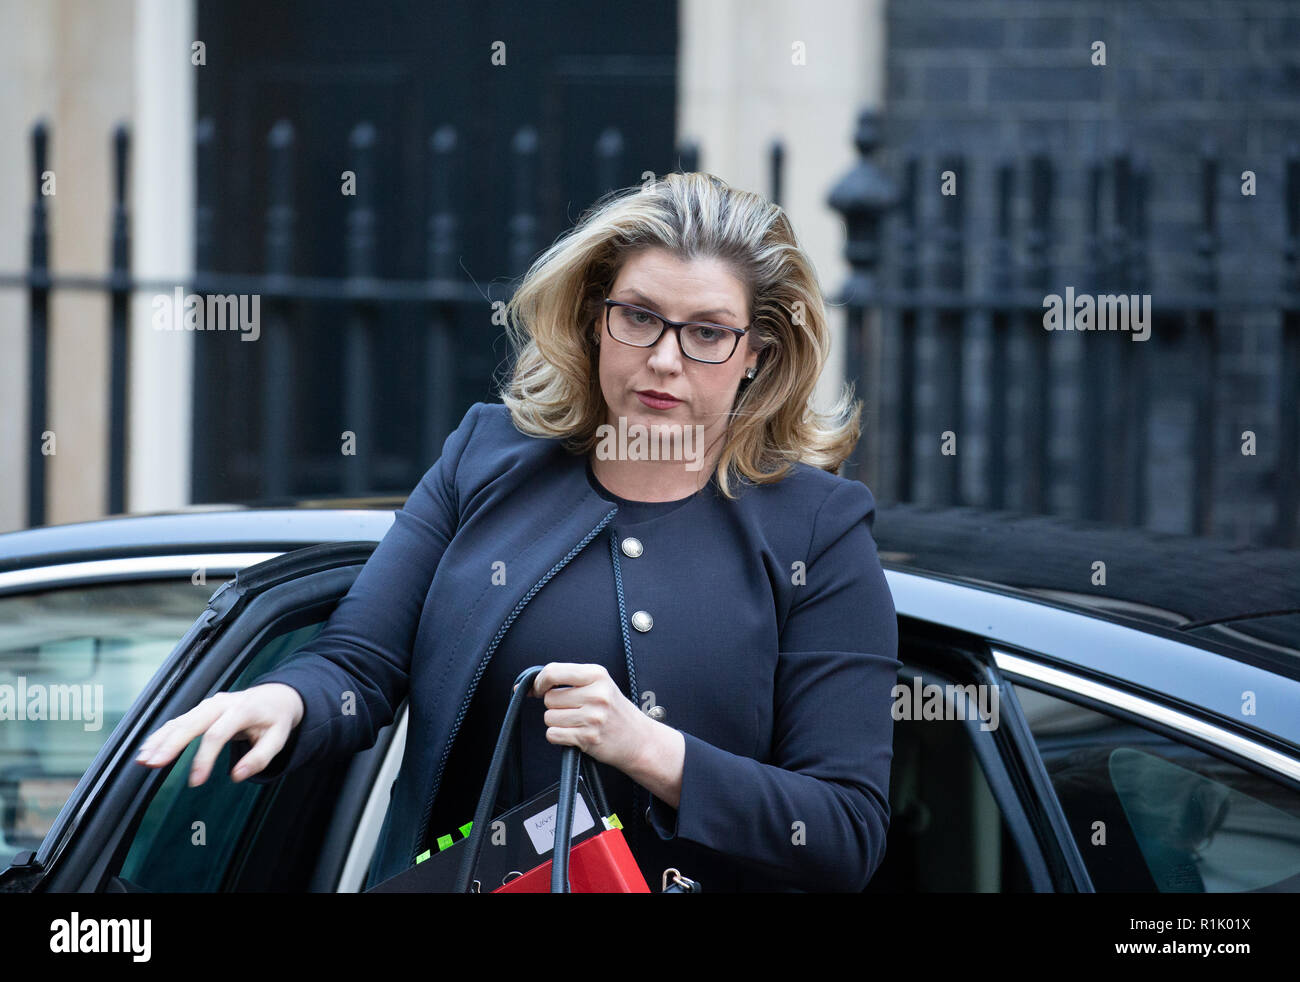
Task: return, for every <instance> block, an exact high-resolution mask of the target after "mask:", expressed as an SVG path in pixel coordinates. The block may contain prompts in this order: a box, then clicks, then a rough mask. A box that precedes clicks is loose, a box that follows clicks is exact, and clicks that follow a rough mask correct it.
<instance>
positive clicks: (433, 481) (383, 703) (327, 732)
mask: <svg viewBox="0 0 1300 982" xmlns="http://www.w3.org/2000/svg"><path fill="white" fill-rule="evenodd" d="M482 407H483V404H482V403H475V404H474V405H473V406H471V407H470V409H469V411H468V412H467V413H466V414H465V417H464V418H463V419H462V420H461V423H460V425H459V426H458V427H457V428H456V429H455V430H454V431H453V432H452V433H451V434H450V435H449V436H448V437H447V439H446V441H445V442H444V443H443V448H442V456H441V457H439V458H438V460H437V462H436V463H435V464H434V465H433V466H432V467H431V468H429V470H428V471H427V472H426V473H425V475H424V477H423V478H421V480H420V483H419V484H418V485H417V486H416V487H415V489H414V490H413V491H412V492H411V494H410V495H409V497H408V498H407V500H406V503H405V505H404V506H403V507H402V508H401V509H399V510H398V511H397V512H396V514H395V516H394V519H393V524H392V525H391V526H390V527H389V529H388V531H387V533H385V535H384V538H383V539H382V540H381V541H380V543H379V545H378V546H376V547H375V551H374V552H373V553H371V554H370V558H369V559H367V560H366V563H365V565H364V566H362V568H361V572H360V573H358V574H357V578H356V580H354V581H353V583H352V586H351V588H350V589H349V590H348V592H347V594H345V595H344V597H343V599H342V600H340V601H339V604H338V606H337V607H336V608H335V609H334V612H333V613H332V614H331V615H330V618H329V620H328V621H326V622H325V627H324V628H323V629H322V630H321V632H320V634H318V635H317V636H316V637H315V638H313V639H312V640H311V641H310V642H309V643H307V644H306V645H304V646H303V647H302V648H301V649H299V650H298V651H297V652H295V653H294V654H293V655H292V656H291V657H290V658H289V660H288V661H286V662H285V663H284V664H283V665H281V666H280V667H279V668H277V669H274V670H272V671H270V672H267V673H265V674H263V675H260V676H258V677H257V678H256V679H254V680H253V681H252V682H250V683H249V687H250V688H251V687H252V686H254V685H262V684H264V683H268V682H281V683H283V684H285V685H288V686H291V687H292V688H294V689H296V690H297V692H298V694H299V695H300V696H302V701H303V706H304V712H303V716H302V719H301V720H300V721H299V723H298V725H297V726H296V727H295V728H294V729H293V732H292V733H291V734H290V736H289V740H288V741H287V742H286V743H285V746H284V747H283V748H282V749H281V750H280V752H279V753H278V754H276V756H275V758H274V759H273V760H272V761H271V762H270V763H269V764H268V765H267V766H266V768H264V769H263V770H261V771H259V772H258V773H257V774H254V775H253V776H252V777H250V778H248V779H247V780H250V781H254V782H257V783H262V784H265V783H268V782H270V781H274V780H276V779H277V778H278V777H280V776H281V775H282V774H283V773H284V772H285V771H288V770H293V769H295V768H298V767H302V766H304V765H306V764H311V763H315V762H319V761H323V760H332V759H336V758H339V757H343V756H346V755H348V754H352V753H356V752H357V751H359V750H364V749H365V748H366V747H370V746H373V745H374V742H375V738H376V737H377V736H378V734H379V731H380V730H381V729H382V728H383V727H385V726H386V725H388V724H389V723H390V722H392V719H393V715H394V713H395V711H396V708H397V706H398V705H400V703H401V701H402V699H403V698H404V697H405V695H406V693H407V691H408V689H409V687H410V665H411V652H412V648H413V647H414V643H415V635H416V630H417V628H418V627H419V623H420V615H421V613H422V611H423V609H424V601H425V597H426V595H427V594H428V592H429V587H430V585H431V584H432V582H433V574H434V572H435V571H436V570H437V568H438V562H439V561H440V560H441V559H442V554H443V552H444V550H445V549H446V548H447V544H448V543H449V542H450V541H451V538H452V536H453V535H455V534H456V528H457V525H458V522H459V513H460V509H459V502H458V501H457V493H456V484H455V478H456V468H457V465H458V464H459V462H460V458H461V455H462V453H463V452H464V451H465V447H466V445H467V444H468V443H469V441H470V439H471V437H472V435H473V431H474V427H475V424H476V422H477V419H478V414H479V412H480V410H481V408H482ZM345 693H352V694H353V697H352V699H351V700H349V701H350V703H351V706H350V707H349V708H351V709H354V712H348V713H344V712H343V706H344V696H345ZM251 746H252V744H251V743H250V742H249V741H248V740H246V739H243V738H239V739H235V740H232V741H231V753H232V762H233V761H234V760H235V759H238V758H239V757H242V756H243V755H244V754H245V753H247V752H248V750H249V749H251Z"/></svg>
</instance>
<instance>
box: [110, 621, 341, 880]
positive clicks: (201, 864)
mask: <svg viewBox="0 0 1300 982" xmlns="http://www.w3.org/2000/svg"><path fill="white" fill-rule="evenodd" d="M323 627H324V622H323V621H320V622H315V623H311V624H307V625H305V626H303V627H299V628H297V629H296V630H292V631H288V632H285V633H282V634H279V635H277V636H276V637H274V638H272V639H271V640H269V641H268V642H266V643H265V644H264V645H263V646H262V647H261V648H260V649H259V650H258V652H257V653H256V654H255V656H254V657H253V659H252V660H251V662H250V663H249V664H248V666H247V667H246V668H245V669H244V671H243V672H242V673H240V676H239V678H238V680H237V681H236V682H235V684H233V685H232V686H230V690H231V691H239V690H240V689H243V688H245V687H247V685H248V683H249V682H251V681H252V680H254V679H256V678H257V677H258V676H260V675H263V674H265V673H266V672H269V671H271V670H272V669H274V668H276V667H278V666H279V665H281V664H283V663H284V662H285V661H287V660H288V659H289V658H291V657H292V655H293V654H294V653H295V652H296V651H298V649H300V648H301V647H302V646H303V645H305V644H306V643H307V642H308V641H310V640H311V639H312V638H314V637H316V635H317V634H319V633H320V632H321V630H322V629H323ZM200 742H201V739H200V738H196V739H194V740H191V741H190V744H189V746H187V747H186V748H185V750H184V751H183V752H182V753H181V754H180V756H179V757H178V758H177V760H176V762H175V763H174V764H172V767H171V770H170V772H169V773H168V774H167V777H166V778H165V779H164V781H163V783H162V785H161V787H160V788H159V790H158V791H157V793H156V794H155V795H154V797H153V800H152V801H150V803H149V807H148V809H147V810H146V811H145V814H144V816H143V818H142V820H141V822H140V825H139V827H138V828H137V829H136V832H135V835H134V837H133V838H132V840H131V845H130V848H129V850H128V852H127V854H126V857H125V860H124V861H123V863H122V867H121V870H120V872H119V875H120V876H121V877H122V878H123V879H124V880H126V881H128V882H129V883H130V884H132V885H133V886H134V887H137V888H140V889H143V890H148V891H152V892H180V893H210V892H216V891H219V890H223V889H227V888H229V887H230V885H231V884H230V880H231V878H232V876H233V875H235V874H236V873H237V867H238V866H239V864H240V862H241V861H242V858H243V853H244V850H245V849H246V848H248V846H249V845H250V843H249V837H250V835H251V834H252V833H253V832H254V831H255V830H256V827H257V826H258V824H259V823H260V822H261V821H262V820H263V819H264V818H265V816H266V814H267V812H268V810H269V809H270V808H271V804H272V800H273V799H274V798H275V797H276V795H277V794H278V793H279V792H280V790H281V789H282V787H283V784H284V782H276V783H274V784H258V783H256V782H252V781H240V782H238V783H236V782H234V781H232V780H231V779H230V771H231V768H232V767H233V766H234V764H233V763H232V762H231V759H230V744H229V743H227V744H226V745H225V746H224V747H223V748H222V749H221V752H220V753H219V754H218V755H217V758H216V761H215V763H214V764H213V767H212V772H211V774H210V775H209V776H208V779H207V780H206V781H205V782H204V783H203V784H201V785H199V786H198V787H193V788H192V787H190V786H189V774H190V768H191V766H192V765H193V761H194V756H195V754H197V753H198V749H199V744H200ZM305 824H306V822H305V821H304V825H305ZM304 831H305V830H304Z"/></svg>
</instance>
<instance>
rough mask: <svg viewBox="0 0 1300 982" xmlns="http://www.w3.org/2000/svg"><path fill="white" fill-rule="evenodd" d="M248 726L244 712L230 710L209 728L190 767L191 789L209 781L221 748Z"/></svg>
mask: <svg viewBox="0 0 1300 982" xmlns="http://www.w3.org/2000/svg"><path fill="white" fill-rule="evenodd" d="M247 724H248V721H247V720H246V719H245V717H244V714H243V713H242V712H240V711H238V710H230V711H227V712H226V713H223V714H222V715H221V717H220V718H219V719H218V720H217V721H216V722H215V723H213V724H212V725H211V726H209V727H208V729H207V732H206V733H204V734H203V740H202V741H201V742H200V743H199V749H198V752H197V753H195V755H194V762H193V763H192V764H191V765H190V787H196V786H198V785H200V784H202V783H203V782H204V781H206V780H207V779H208V775H209V774H210V773H211V771H212V764H213V762H214V761H215V760H216V759H217V754H219V753H221V748H222V747H224V746H225V745H226V741H227V740H229V739H230V738H231V737H233V736H234V735H235V734H236V733H239V732H240V731H241V730H243V729H244V727H245V726H246V725H247Z"/></svg>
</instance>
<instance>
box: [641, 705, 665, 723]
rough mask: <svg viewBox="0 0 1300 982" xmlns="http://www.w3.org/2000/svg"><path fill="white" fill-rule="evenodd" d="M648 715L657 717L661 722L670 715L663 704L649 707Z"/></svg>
mask: <svg viewBox="0 0 1300 982" xmlns="http://www.w3.org/2000/svg"><path fill="white" fill-rule="evenodd" d="M646 715H647V716H649V717H650V718H651V719H657V720H658V721H659V722H661V723H662V722H663V721H664V717H665V716H667V715H668V710H666V709H664V707H663V706H651V707H650V708H649V709H647V710H646Z"/></svg>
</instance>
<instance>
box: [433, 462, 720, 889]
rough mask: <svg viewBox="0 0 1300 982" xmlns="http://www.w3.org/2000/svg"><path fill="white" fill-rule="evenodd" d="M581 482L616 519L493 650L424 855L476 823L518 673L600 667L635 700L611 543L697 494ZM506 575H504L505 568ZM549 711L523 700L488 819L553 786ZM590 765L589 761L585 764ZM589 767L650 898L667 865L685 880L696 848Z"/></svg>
mask: <svg viewBox="0 0 1300 982" xmlns="http://www.w3.org/2000/svg"><path fill="white" fill-rule="evenodd" d="M587 481H588V482H589V483H590V485H591V487H592V489H593V490H595V491H596V493H597V494H599V495H600V496H601V497H602V498H604V499H606V500H607V501H610V502H613V503H615V504H617V505H618V514H617V515H615V516H614V520H613V522H612V523H611V524H610V525H608V526H606V528H605V530H604V532H603V533H602V534H601V535H598V536H596V537H595V538H594V539H592V540H591V542H589V543H587V545H586V546H585V547H584V548H583V549H582V551H581V552H579V553H578V555H576V556H575V557H574V558H573V559H571V560H570V561H569V562H568V564H567V565H566V566H564V568H563V569H561V570H560V571H559V572H558V573H556V574H555V575H554V576H553V577H551V579H550V580H548V581H547V583H546V585H545V586H543V587H542V588H541V589H540V590H539V591H538V592H537V594H536V595H535V596H534V597H533V598H532V599H531V600H530V601H529V602H528V603H527V604H526V605H525V607H524V609H523V611H522V612H521V613H520V614H519V616H518V617H517V618H516V619H515V621H514V623H512V624H511V625H510V627H509V629H508V630H507V631H506V633H505V636H504V637H503V638H502V640H501V642H500V644H499V645H498V646H497V650H496V652H495V653H494V654H493V656H492V660H491V661H490V662H489V663H488V668H487V670H486V671H485V672H484V674H483V678H482V679H480V680H479V685H478V688H477V689H476V690H475V692H474V696H473V698H472V700H471V701H470V708H469V711H468V712H467V713H466V715H465V720H464V722H463V723H462V725H461V729H460V732H459V733H458V734H457V735H456V740H455V744H454V746H453V747H452V751H451V755H450V756H449V758H448V761H447V771H446V774H444V776H443V785H442V790H440V792H439V794H438V800H437V801H436V802H435V804H434V809H433V812H432V817H431V819H430V823H429V835H428V839H427V841H426V842H425V843H424V848H434V849H436V848H437V847H436V840H437V838H438V836H440V835H447V834H453V838H454V839H459V838H460V834H459V833H458V832H455V830H456V829H458V828H459V827H460V826H461V825H463V824H465V823H466V822H468V821H470V819H472V818H473V816H474V807H475V805H476V804H477V803H478V797H479V794H480V793H481V792H482V790H483V780H484V778H485V776H486V775H487V769H488V764H489V762H490V761H491V758H492V750H493V747H494V746H495V743H496V739H497V736H498V734H499V733H500V729H501V723H502V720H503V719H504V718H505V711H506V706H507V704H508V703H509V701H510V695H511V687H512V686H513V685H514V681H515V679H516V678H517V677H518V675H519V673H520V672H522V671H523V670H524V669H526V668H528V667H529V666H531V665H545V664H546V663H547V662H553V661H562V662H579V663H589V664H599V665H603V666H605V668H606V669H607V670H608V671H609V675H610V678H611V679H613V680H614V684H615V685H616V686H617V687H618V689H619V691H620V692H622V693H624V694H625V695H628V696H629V698H631V694H630V693H629V692H628V672H627V657H626V654H625V653H624V649H623V641H622V633H621V631H620V625H619V616H618V597H617V594H616V592H615V580H614V566H613V559H612V557H611V555H610V540H611V538H612V539H613V540H614V541H615V542H621V541H622V540H623V539H624V538H626V537H627V536H633V537H638V538H645V537H648V536H653V535H654V530H655V528H656V527H657V526H661V523H665V522H671V521H672V520H673V518H672V516H673V513H674V512H676V511H678V510H679V509H681V508H682V507H683V506H685V505H687V504H689V503H690V501H691V500H692V499H693V498H694V497H695V495H691V496H688V497H686V498H681V499H678V500H676V501H663V502H659V501H655V502H644V501H629V500H627V499H624V498H620V497H618V496H617V495H615V494H613V493H612V492H610V491H608V490H607V489H606V488H605V487H604V486H603V485H602V484H600V482H599V481H598V480H597V479H596V477H595V475H594V474H593V473H592V470H591V463H590V461H588V462H587ZM709 487H711V485H705V488H704V489H701V491H698V492H696V494H701V493H706V492H707V489H708V488H709ZM506 575H507V576H509V568H508V567H507V569H506ZM684 585H685V584H684ZM545 712H546V706H545V704H544V703H543V702H542V700H541V699H538V698H536V697H530V698H529V699H527V700H526V701H525V703H524V706H523V710H522V712H521V713H520V719H519V736H520V740H519V741H518V742H517V743H516V744H515V746H517V747H519V748H520V754H521V758H522V768H521V770H520V771H513V770H512V769H511V768H510V767H509V766H508V767H507V769H506V771H505V773H504V775H503V778H502V784H501V795H500V797H499V798H498V804H497V808H496V809H494V810H493V812H492V814H496V813H497V812H499V811H503V810H505V809H506V808H509V807H512V806H514V805H515V804H518V803H519V802H522V801H526V800H527V799H528V798H530V797H532V796H533V795H535V794H539V793H541V792H542V791H545V790H546V789H547V788H549V787H550V786H551V785H553V784H555V782H556V781H558V780H559V776H560V756H561V754H562V752H563V749H564V748H563V747H561V746H559V745H557V744H552V743H550V742H549V741H548V740H547V739H546V729H547V727H546V723H545V721H544V719H543V716H544V714H545ZM590 762H593V761H592V759H590V758H589V763H590ZM594 763H595V766H596V769H597V771H598V773H599V776H600V779H601V781H602V783H603V785H604V788H605V794H606V797H608V799H609V804H610V808H611V810H612V811H613V812H614V813H615V814H616V815H617V816H618V817H619V821H620V822H621V824H622V825H623V827H624V834H625V836H626V839H627V842H628V845H629V847H630V848H631V849H632V853H633V855H634V856H635V857H636V859H637V864H638V866H640V868H641V872H642V874H643V875H644V876H645V878H646V882H647V883H648V884H649V885H650V889H651V890H652V891H654V892H656V893H657V892H658V891H659V889H660V880H661V877H662V873H663V871H664V869H665V868H667V867H668V866H677V867H678V868H679V869H681V870H682V872H683V873H685V874H686V875H688V876H689V875H690V869H689V866H690V858H691V856H690V853H693V851H694V847H693V846H692V844H690V843H686V842H683V841H677V842H673V843H666V842H664V841H662V840H660V839H659V837H658V836H657V835H656V834H655V833H654V832H653V830H651V829H650V828H648V827H647V826H646V824H645V823H644V822H643V821H641V820H640V818H641V814H642V813H643V812H644V811H645V809H646V807H647V806H648V805H649V804H650V798H649V792H647V791H646V790H645V789H644V788H640V787H639V786H637V785H635V784H634V783H633V782H632V780H631V779H630V778H628V777H627V776H626V775H625V774H623V773H622V772H621V771H619V770H618V769H617V768H614V767H610V766H608V765H606V764H604V763H600V762H594ZM514 774H520V775H521V777H522V788H521V790H520V791H519V794H518V795H517V796H516V795H515V794H514V793H513V791H514V790H515V789H514V788H512V787H511V784H512V776H513V775H514ZM705 888H706V889H707V888H708V887H707V885H706V887H705Z"/></svg>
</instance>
